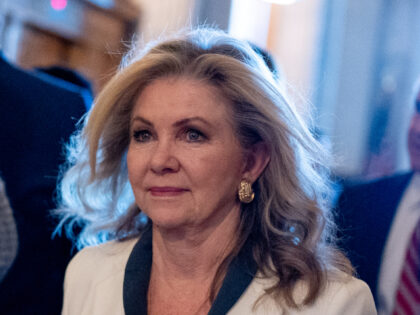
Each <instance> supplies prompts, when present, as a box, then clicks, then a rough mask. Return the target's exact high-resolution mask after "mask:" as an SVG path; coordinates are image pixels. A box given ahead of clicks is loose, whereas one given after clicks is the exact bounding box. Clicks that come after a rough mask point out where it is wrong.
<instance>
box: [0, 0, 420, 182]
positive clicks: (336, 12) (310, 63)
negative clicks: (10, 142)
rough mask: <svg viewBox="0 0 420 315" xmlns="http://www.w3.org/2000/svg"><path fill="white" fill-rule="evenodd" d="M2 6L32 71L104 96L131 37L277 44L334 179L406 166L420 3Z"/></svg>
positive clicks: (17, 51) (172, 0)
mask: <svg viewBox="0 0 420 315" xmlns="http://www.w3.org/2000/svg"><path fill="white" fill-rule="evenodd" d="M289 2H292V3H291V4H288V5H281V4H277V3H274V2H270V1H263V0H211V1H210V0H1V3H0V47H1V49H2V50H3V53H4V54H5V56H6V57H7V58H8V59H9V60H10V61H12V62H14V63H15V64H17V65H19V66H21V67H23V68H27V69H31V68H33V67H39V66H49V65H62V66H66V67H70V68H72V69H76V70H77V71H79V72H80V73H82V74H83V75H84V76H85V77H86V78H87V79H89V80H90V81H91V82H92V83H93V85H94V89H95V92H96V93H97V92H99V91H100V89H101V87H103V85H104V84H105V83H106V82H107V80H108V79H109V78H110V76H111V75H112V74H113V73H114V72H115V70H116V67H117V66H118V64H119V62H120V60H121V57H122V54H123V53H124V52H125V51H126V50H127V47H128V45H129V42H130V41H131V40H132V39H135V40H140V41H142V42H143V43H146V42H148V41H149V40H152V39H154V38H157V37H159V36H161V35H165V34H166V33H170V32H173V31H176V30H178V29H180V28H183V27H185V26H189V25H198V24H209V25H213V26H217V27H220V28H222V29H224V30H226V31H228V32H230V33H231V34H233V35H235V36H237V37H240V38H243V39H246V40H249V41H251V42H253V43H255V44H257V45H259V46H260V47H262V48H265V49H267V50H268V51H270V52H271V53H272V55H273V56H274V57H275V59H276V61H277V63H278V65H279V68H280V69H281V71H282V74H283V77H284V79H285V80H286V81H287V82H288V83H289V84H290V86H291V87H293V89H292V91H293V93H292V95H293V96H294V97H295V99H296V103H297V106H298V107H299V109H300V110H301V111H303V113H304V114H305V113H306V112H308V111H311V112H312V113H313V114H314V115H315V120H314V125H315V130H316V131H317V133H318V136H319V137H322V140H323V141H325V142H326V143H327V144H328V145H329V146H330V147H331V150H332V152H333V153H334V155H335V157H336V165H335V168H334V170H335V172H336V173H337V174H338V175H340V176H344V177H349V178H366V177H370V178H372V177H377V176H381V175H386V174H390V173H393V172H395V171H399V170H403V169H406V168H407V167H408V161H407V153H406V148H405V146H406V141H405V136H406V131H407V127H408V117H409V115H410V112H411V110H412V107H413V105H412V104H411V103H410V97H411V90H412V86H413V83H414V81H415V79H416V77H417V76H418V75H419V74H420V57H418V54H417V51H418V49H417V48H419V46H420V36H418V34H420V32H419V30H420V19H418V18H417V17H418V16H419V14H420V2H419V1H388V0H370V1H364V0H340V1H336V0H299V1H296V2H293V1H289Z"/></svg>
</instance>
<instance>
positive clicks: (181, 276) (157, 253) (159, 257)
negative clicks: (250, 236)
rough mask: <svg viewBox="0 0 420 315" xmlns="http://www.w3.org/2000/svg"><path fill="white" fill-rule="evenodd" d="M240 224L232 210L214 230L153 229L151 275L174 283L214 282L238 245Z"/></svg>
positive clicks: (200, 227) (236, 212) (193, 228)
mask: <svg viewBox="0 0 420 315" xmlns="http://www.w3.org/2000/svg"><path fill="white" fill-rule="evenodd" d="M238 225H239V211H231V212H230V213H229V215H228V216H227V217H226V218H225V219H224V220H223V221H222V222H220V224H218V225H217V226H212V227H205V226H204V227H203V226H197V227H186V228H180V229H176V230H172V229H171V230H166V229H162V228H160V227H156V226H153V265H152V274H153V273H154V274H155V275H158V276H159V278H163V279H165V280H166V281H169V282H174V283H175V284H181V283H183V282H189V283H191V282H197V283H200V282H201V283H203V281H205V282H207V281H209V282H210V283H211V282H212V280H213V278H214V275H215V273H216V271H217V269H218V267H219V265H220V264H221V262H222V261H223V259H224V258H225V257H226V256H227V255H228V254H229V253H230V252H231V251H232V249H233V248H234V246H235V244H236V240H237V235H238V231H237V229H238ZM168 284H170V283H168Z"/></svg>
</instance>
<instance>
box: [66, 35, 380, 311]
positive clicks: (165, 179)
mask: <svg viewBox="0 0 420 315" xmlns="http://www.w3.org/2000/svg"><path fill="white" fill-rule="evenodd" d="M131 57H132V58H131V60H130V61H129V62H127V63H126V65H125V67H123V68H122V69H121V70H120V71H119V73H118V74H117V75H116V76H115V77H114V78H113V79H112V80H111V81H110V82H109V83H108V85H107V86H106V87H105V88H104V90H103V91H102V93H101V94H100V95H99V96H98V98H97V100H96V102H95V105H94V107H93V108H92V110H91V112H90V113H89V115H88V117H87V118H86V119H85V122H84V125H83V129H82V130H81V132H80V133H79V135H77V136H76V137H75V138H74V141H73V143H72V146H71V150H70V156H69V162H70V164H71V165H72V166H71V167H70V168H69V170H68V171H67V172H66V173H65V175H64V178H63V181H62V183H61V187H60V188H61V197H62V198H61V199H62V200H61V201H62V207H61V209H62V213H63V215H64V219H63V222H64V221H68V222H69V225H68V226H67V231H68V233H70V234H72V231H73V227H74V226H81V227H82V230H81V233H80V235H79V237H78V244H79V246H80V247H82V246H84V245H91V244H96V243H100V242H103V241H105V240H107V241H108V240H112V241H110V242H107V243H105V244H102V245H99V246H91V247H87V248H85V249H83V250H82V251H81V252H79V253H78V254H77V256H76V257H75V258H74V259H73V261H72V262H71V263H70V265H69V267H68V269H67V273H66V281H65V295H64V306H63V314H90V315H92V314H124V313H125V314H227V313H228V314H281V313H283V312H284V313H285V314H286V313H287V312H289V313H290V314H375V309H374V305H373V299H372V296H371V293H370V291H369V289H368V287H367V286H366V285H365V284H364V283H363V282H361V281H359V280H356V279H355V278H353V277H352V276H351V272H352V267H351V265H350V263H349V262H348V260H347V259H346V258H345V257H344V256H343V255H342V254H341V253H340V252H339V251H338V250H336V249H335V248H334V247H333V245H332V244H333V238H332V237H331V231H332V223H331V221H330V219H329V215H328V211H327V210H328V209H327V201H326V197H327V195H328V186H327V185H326V181H325V179H324V175H323V174H325V167H323V164H322V163H321V161H322V160H323V155H322V154H321V153H322V150H321V149H320V147H319V146H318V145H317V143H316V142H315V141H314V139H313V138H312V136H311V134H310V133H309V132H308V129H307V128H306V127H305V125H304V124H303V123H302V120H301V118H300V117H299V115H298V114H297V113H296V112H295V110H294V108H293V107H292V105H291V104H290V103H289V102H288V101H287V99H286V98H285V96H284V94H282V92H281V91H280V90H279V88H278V84H277V83H276V82H275V81H274V79H273V77H272V75H271V73H270V71H269V70H268V69H267V67H266V66H265V64H264V62H263V60H262V59H261V58H260V57H258V56H257V55H256V53H255V52H253V50H252V49H251V48H250V47H249V45H248V44H246V43H243V42H241V41H238V40H235V39H233V38H231V37H229V36H227V35H226V34H224V33H222V32H218V31H215V30H209V29H200V30H195V31H192V32H189V33H186V34H184V35H181V36H178V37H175V38H173V39H169V40H166V41H162V42H160V43H156V44H154V45H151V46H150V47H149V48H147V49H145V51H144V52H143V54H142V55H140V56H135V55H132V56H131ZM350 303H351V304H350Z"/></svg>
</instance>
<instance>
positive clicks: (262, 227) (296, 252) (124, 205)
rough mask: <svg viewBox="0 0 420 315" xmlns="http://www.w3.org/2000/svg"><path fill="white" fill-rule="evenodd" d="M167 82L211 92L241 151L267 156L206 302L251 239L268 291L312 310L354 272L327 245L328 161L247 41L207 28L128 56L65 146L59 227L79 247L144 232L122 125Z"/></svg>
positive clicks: (330, 229) (330, 231) (330, 241)
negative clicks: (227, 107)
mask: <svg viewBox="0 0 420 315" xmlns="http://www.w3.org/2000/svg"><path fill="white" fill-rule="evenodd" d="M168 76H171V77H176V76H185V77H188V78H192V79H197V80H200V81H203V82H207V83H208V84H211V85H213V86H215V87H216V88H218V89H219V90H220V91H221V93H222V94H223V95H224V96H225V97H226V98H227V99H228V100H230V103H231V104H232V107H233V122H234V128H235V130H236V133H237V137H238V139H239V140H240V143H241V145H242V147H243V148H244V149H245V150H247V149H250V148H251V146H252V145H254V144H255V143H258V142H263V143H264V144H265V145H266V146H267V148H268V151H269V152H270V157H271V160H270V162H269V164H268V165H267V167H266V169H265V170H264V172H263V173H262V175H261V176H260V177H259V178H258V180H257V181H256V182H255V183H254V185H253V188H254V190H255V192H256V197H255V199H254V201H253V202H252V203H250V204H243V205H242V209H241V223H240V227H239V231H240V236H239V240H238V244H237V246H236V247H235V249H234V252H232V253H230V255H229V256H228V257H227V258H226V259H225V261H224V262H223V263H222V265H221V266H220V268H219V271H218V273H217V275H216V278H215V280H214V282H213V288H212V291H211V296H210V297H211V300H214V298H215V293H216V290H217V285H218V283H220V280H221V279H222V278H223V276H224V274H225V271H226V269H227V266H228V264H229V262H230V261H231V260H232V259H233V258H234V257H235V256H236V255H237V254H238V253H239V251H240V249H241V248H242V246H243V245H244V244H245V242H246V241H248V240H251V241H252V246H253V253H254V259H255V261H256V262H257V265H258V268H259V271H260V272H261V273H262V275H263V276H266V277H273V276H274V277H275V279H277V282H276V284H275V285H274V286H273V287H272V288H270V289H269V290H267V292H266V293H267V294H270V295H274V296H275V297H276V298H279V299H280V300H282V301H284V302H285V303H286V304H287V305H288V306H290V307H293V308H296V307H300V306H302V305H308V304H311V303H313V302H314V301H315V300H316V298H317V297H318V296H319V295H320V294H321V292H322V290H323V288H324V287H325V284H326V282H327V280H328V279H329V277H330V276H331V273H334V272H335V271H337V270H340V271H344V272H345V273H347V274H351V273H352V267H351V265H350V263H349V261H348V260H347V259H346V258H345V256H344V255H342V254H341V252H340V251H339V250H337V249H336V248H335V246H334V243H335V242H334V224H333V222H332V220H331V214H330V212H329V203H328V198H329V196H330V186H329V181H328V168H327V167H326V166H325V162H326V161H328V156H327V155H326V154H325V152H324V150H323V149H322V147H321V146H320V145H319V144H318V142H317V141H316V140H315V139H314V138H313V136H312V134H311V132H310V131H309V129H308V127H307V126H306V124H305V123H304V121H303V120H302V118H301V117H300V115H299V114H298V113H297V111H296V109H295V108H294V106H293V104H291V102H289V101H288V99H287V98H286V96H285V92H284V90H283V89H282V88H281V85H279V82H276V81H275V80H274V79H273V76H272V74H271V73H270V71H269V69H268V68H267V66H266V65H265V64H264V61H263V60H262V58H261V57H259V56H258V55H257V54H256V53H255V52H254V51H253V50H252V48H251V47H250V46H249V45H248V44H247V43H246V42H243V41H240V40H237V39H235V38H232V37H230V36H228V35H227V34H225V33H223V32H221V31H217V30H214V29H208V28H200V29H195V30H190V31H185V32H183V33H182V34H178V35H176V36H174V37H172V38H169V39H166V40H162V41H159V42H157V43H153V44H150V45H149V46H147V47H146V48H145V49H143V50H139V49H133V50H132V52H131V53H130V54H128V56H127V57H126V58H125V60H124V61H123V64H122V66H121V68H120V69H119V71H118V73H117V74H116V75H115V76H114V77H113V78H112V79H111V80H110V82H109V83H108V84H107V85H106V86H105V88H104V89H103V90H102V92H101V93H100V94H99V95H98V97H97V99H96V100H95V104H94V106H93V107H92V109H91V110H90V112H89V113H88V115H87V116H86V117H85V118H84V120H83V121H82V122H81V124H80V125H81V126H80V127H81V128H80V130H79V132H78V133H77V134H75V135H74V136H73V138H72V140H71V143H70V144H69V145H68V163H67V166H66V168H65V170H64V171H63V176H62V180H61V182H60V185H59V207H58V212H59V213H60V215H61V216H62V220H61V227H63V226H64V227H65V230H66V232H67V234H68V235H69V236H70V237H72V238H74V239H76V241H77V245H78V247H83V246H85V245H90V244H97V243H100V242H103V241H106V240H111V239H117V240H121V239H125V238H129V237H135V236H138V235H140V234H141V233H142V231H143V230H144V228H145V226H146V225H147V218H146V217H145V215H144V214H143V213H142V212H141V209H138V207H137V206H136V205H135V203H134V197H133V193H132V191H131V187H130V185H129V182H128V175H127V166H126V152H127V148H128V144H129V138H130V135H129V121H130V115H131V111H132V108H133V105H134V103H135V100H136V98H137V97H138V95H139V94H140V93H141V92H142V90H143V89H144V88H145V87H146V86H147V85H148V84H150V83H151V82H152V81H154V80H156V79H158V78H162V77H168ZM186 88H188V87H186ZM75 231H77V233H75ZM299 281H304V282H305V283H306V285H307V288H308V290H307V294H306V296H305V298H304V299H303V301H296V300H295V299H294V297H293V294H292V293H293V288H294V287H295V285H296V284H297V283H298V282H299Z"/></svg>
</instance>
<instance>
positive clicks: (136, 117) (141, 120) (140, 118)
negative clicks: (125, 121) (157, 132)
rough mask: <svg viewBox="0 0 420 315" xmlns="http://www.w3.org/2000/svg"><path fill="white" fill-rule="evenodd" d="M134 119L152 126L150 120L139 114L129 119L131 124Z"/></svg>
mask: <svg viewBox="0 0 420 315" xmlns="http://www.w3.org/2000/svg"><path fill="white" fill-rule="evenodd" d="M136 121H140V122H142V123H143V124H146V125H148V126H151V127H153V123H152V122H150V121H149V120H147V119H146V118H143V117H141V116H135V117H134V118H133V119H131V124H133V123H134V122H136Z"/></svg>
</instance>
